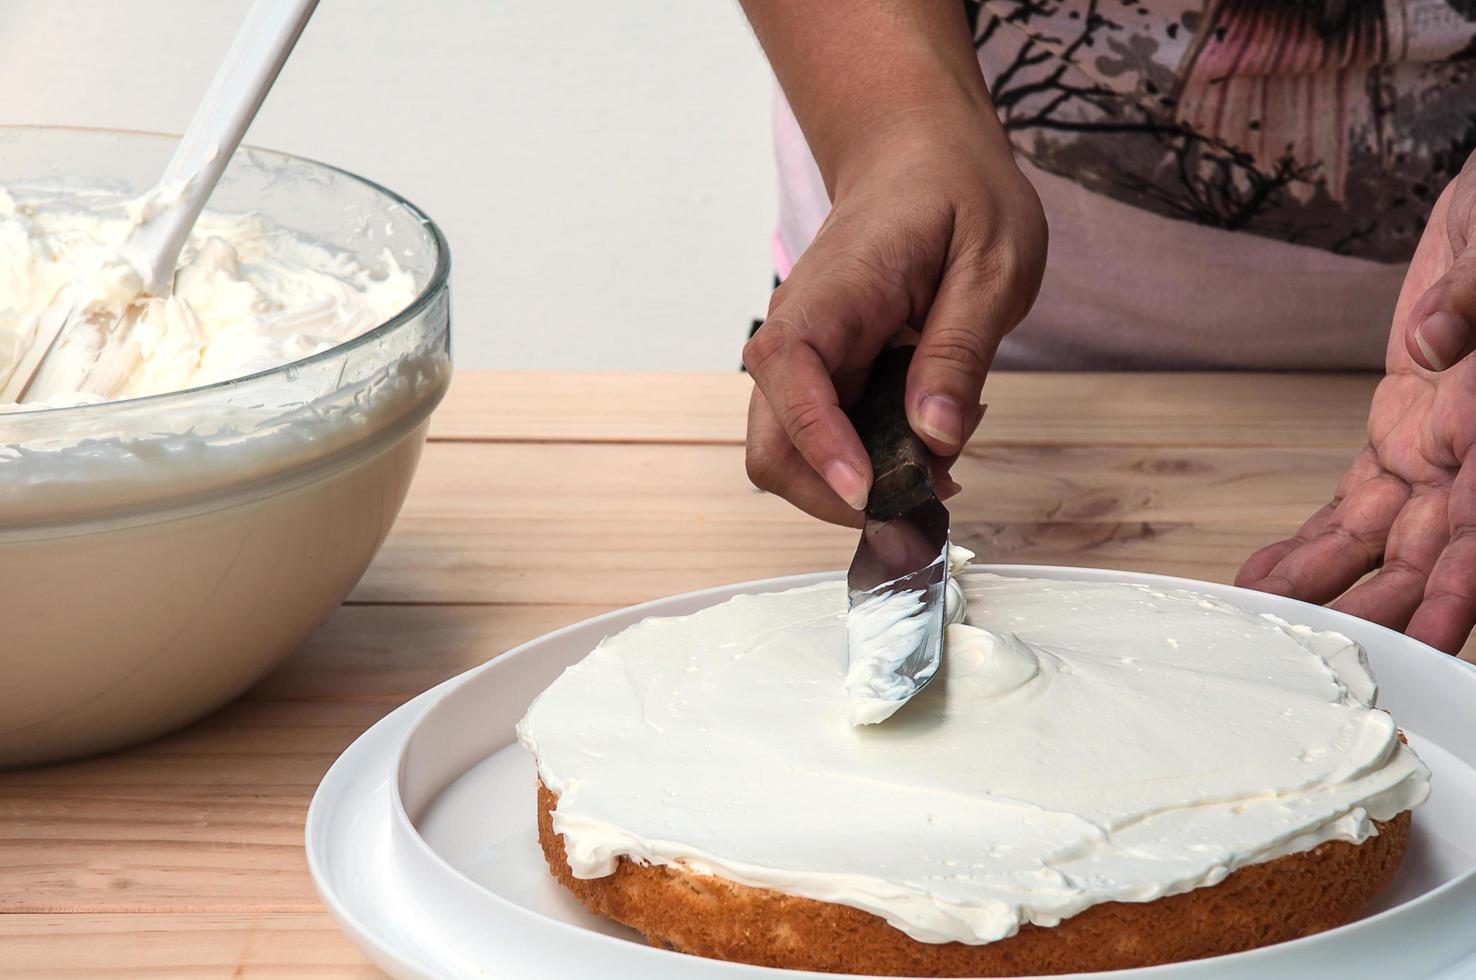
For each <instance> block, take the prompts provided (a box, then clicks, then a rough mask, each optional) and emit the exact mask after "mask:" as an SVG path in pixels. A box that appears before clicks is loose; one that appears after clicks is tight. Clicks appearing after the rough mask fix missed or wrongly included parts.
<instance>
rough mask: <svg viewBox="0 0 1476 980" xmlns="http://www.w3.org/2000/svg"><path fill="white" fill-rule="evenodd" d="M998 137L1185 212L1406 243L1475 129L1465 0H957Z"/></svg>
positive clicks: (1378, 248)
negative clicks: (1002, 132) (995, 115)
mask: <svg viewBox="0 0 1476 980" xmlns="http://www.w3.org/2000/svg"><path fill="white" fill-rule="evenodd" d="M967 8H968V11H969V20H970V26H971V28H972V30H973V33H974V42H975V46H976V47H977V48H978V49H979V57H980V62H981V64H982V65H983V66H984V72H985V77H986V78H987V79H988V81H989V89H990V92H991V93H992V95H993V96H994V103H995V106H996V108H997V109H998V111H999V114H1000V118H1001V121H1002V122H1003V123H1004V127H1005V129H1006V131H1008V132H1009V134H1010V137H1011V139H1012V140H1013V142H1014V144H1015V147H1016V150H1017V151H1018V152H1019V153H1021V155H1023V156H1024V157H1026V158H1027V159H1029V160H1030V161H1031V162H1032V163H1034V164H1035V165H1036V166H1038V167H1040V168H1041V169H1043V170H1046V171H1049V172H1051V173H1055V174H1058V175H1060V176H1063V177H1066V178H1069V179H1071V180H1074V181H1076V182H1078V183H1080V184H1082V185H1083V186H1085V187H1087V188H1089V189H1090V190H1092V191H1094V192H1097V193H1101V194H1105V195H1108V196H1110V197H1112V198H1114V199H1116V200H1119V201H1123V202H1125V203H1128V204H1132V205H1135V206H1137V207H1141V208H1145V209H1147V210H1150V211H1153V212H1155V213H1158V214H1161V215H1165V216H1168V217H1171V218H1177V219H1181V220H1184V221H1192V222H1196V223H1198V224H1204V225H1209V226H1212V227H1217V228H1225V229H1229V230H1237V231H1246V232H1250V233H1253V234H1258V235H1264V236H1267V237H1270V238H1276V239H1281V240H1283V241H1288V242H1294V243H1297V244H1302V245H1308V246H1312V247H1316V248H1321V249H1326V250H1329V251H1332V252H1335V253H1338V254H1345V255H1354V256H1359V257H1362V258H1368V259H1373V260H1376V261H1384V262H1394V261H1404V260H1407V259H1408V258H1409V256H1410V255H1411V254H1412V253H1413V251H1414V247H1415V244H1416V243H1417V241H1418V240H1419V235H1420V232H1421V230H1422V229H1423V227H1424V222H1425V219H1426V217H1427V216H1428V215H1429V212H1430V208H1431V207H1432V206H1433V205H1434V203H1435V199H1436V197H1438V196H1439V193H1440V191H1441V189H1442V188H1443V187H1444V186H1445V184H1446V183H1447V182H1448V181H1449V180H1450V179H1451V178H1452V177H1454V176H1455V175H1456V174H1457V173H1458V172H1459V171H1460V169H1461V166H1462V164H1463V163H1464V162H1465V160H1466V157H1467V156H1468V155H1469V154H1470V153H1471V151H1472V150H1473V148H1476V0H967Z"/></svg>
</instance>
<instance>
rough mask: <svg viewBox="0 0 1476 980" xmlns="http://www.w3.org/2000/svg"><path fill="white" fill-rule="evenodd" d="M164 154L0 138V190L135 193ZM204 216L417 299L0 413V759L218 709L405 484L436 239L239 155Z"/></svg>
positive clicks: (435, 312) (304, 176)
mask: <svg viewBox="0 0 1476 980" xmlns="http://www.w3.org/2000/svg"><path fill="white" fill-rule="evenodd" d="M173 146H174V138H173V137H168V136H160V135H153V134H144V133H126V132H116V131H108V130H83V129H62V128H52V127H0V184H3V185H7V186H9V185H14V184H21V185H32V186H34V185H58V184H66V183H69V182H78V181H81V182H85V183H87V184H91V185H96V184H99V183H103V184H106V185H108V186H110V187H113V188H116V189H117V190H118V191H119V192H126V193H138V192H141V191H143V190H145V189H147V188H148V187H149V186H150V185H151V184H152V182H153V181H154V180H155V179H156V176H157V175H158V174H159V173H161V172H162V171H163V167H164V162H165V161H166V160H167V159H168V157H169V154H170V152H171V151H172V149H173ZM210 208H211V209H212V210H215V211H224V212H247V211H256V212H262V213H265V214H266V215H268V216H270V217H271V218H273V219H275V220H276V221H277V222H278V223H280V224H281V225H283V226H284V227H286V228H289V229H291V230H293V231H296V232H299V233H303V234H305V235H308V236H310V237H312V238H314V239H317V240H319V241H321V242H323V243H325V244H327V245H329V246H330V247H334V248H338V249H341V250H343V251H345V252H347V253H350V254H351V255H352V256H354V257H355V258H356V259H357V260H358V261H360V262H361V263H363V264H364V265H365V266H367V267H368V268H370V269H372V270H374V271H375V272H377V273H382V272H384V271H385V268H386V263H385V256H386V255H387V254H391V255H393V257H394V259H395V261H396V262H397V263H398V264H399V266H400V267H401V268H404V269H406V270H408V271H409V272H410V273H411V274H412V275H414V277H415V281H416V283H417V284H418V285H419V291H418V293H417V295H416V298H415V299H414V301H413V302H412V303H411V304H410V305H409V306H408V307H407V308H406V309H405V310H403V311H402V312H401V313H399V314H398V315H397V316H395V317H393V318H392V319H390V320H389V321H387V322H386V323H383V324H381V325H380V326H378V327H375V328H374V329H372V330H370V331H368V332H367V333H365V334H363V335H361V336H359V337H358V338H356V339H354V340H350V341H348V342H346V343H343V344H340V345H338V346H337V347H334V348H332V349H330V350H327V351H324V352H323V353H320V354H316V355H314V356H312V357H308V358H305V359H303V360H300V361H296V362H294V363H291V364H287V365H284V366H282V367H279V368H275V369H272V370H270V371H264V372H261V373H258V374H253V375H249V376H247V377H242V378H238V379H235V380H232V381H227V382H222V383H219V384H214V385H209V386H206V387H201V388H194V389H190V390H187V391H181V392H174V393H170V394H164V395H154V396H150V397H146V398H135V399H128V400H124V401H115V402H106V403H101V404H92V405H81V406H76V407H67V408H48V409H40V410H34V411H23V412H7V413H0V636H3V641H0V766H16V765H26V764H33V763H38V762H47V761H52V760H56V759H61V758H66V757H71V756H77V755H82V754H87V753H92V752H97V751H101V750H104V749H109V748H114V747H117V746H120V745H125V744H128V743H131V742H136V741H139V740H142V739H145V738H149V737H152V736H154V735H158V734H160V733H162V732H165V731H168V730H170V729H172V728H175V727H178V726H180V725H183V724H185V723H186V722H189V721H191V720H193V719H195V718H197V717H199V716H201V715H203V714H205V713H206V712H208V711H210V710H211V709H213V708H215V707H218V706H219V705H221V704H223V703H225V702H226V701H229V700H230V699H232V698H233V697H235V696H236V695H238V694H240V693H241V692H242V691H243V690H245V689H246V688H247V687H249V686H250V685H251V684H252V683H254V682H255V681H256V680H257V679H258V678H260V677H261V676H262V675H263V674H265V673H266V672H267V671H269V670H271V668H272V667H273V666H275V665H276V664H277V663H278V662H280V661H281V660H282V659H283V658H284V657H285V656H287V655H288V654H289V653H291V652H292V651H293V650H294V649H296V648H297V647H298V646H299V645H300V644H301V643H302V641H303V640H304V639H305V638H306V637H307V635H308V634H309V633H310V632H312V630H313V629H314V628H315V627H316V626H317V625H318V624H319V623H321V622H322V621H323V620H324V619H326V618H327V617H328V616H329V614H330V613H331V612H332V611H333V610H334V609H335V608H336V607H337V606H338V604H339V603H340V602H342V600H343V598H344V597H345V596H347V595H348V593H349V591H350V590H351V589H352V588H353V587H354V585H355V584H356V583H357V582H358V580H359V577H360V576H361V575H362V574H363V572H364V569H365V568H366V567H367V566H368V564H369V561H370V559H372V558H373V557H374V554H375V552H376V551H378V549H379V546H380V544H382V543H383V541H384V538H385V535H386V534H387V533H388V532H389V529H390V526H391V524H392V523H393V521H394V519H395V516H396V514H397V513H398V511H399V508H400V505H401V503H402V502H403V501H404V498H405V493H406V491H407V490H408V489H409V485H410V479H411V477H412V475H413V474H414V471H415V467H416V464H417V462H418V461H419V457H420V450H421V446H422V445H423V443H424V441H425V434H426V429H427V426H428V423H429V417H430V413H431V411H432V409H434V408H435V406H436V405H437V404H438V403H439V401H440V400H441V397H442V396H443V395H444V393H445V390H446V386H447V384H448V382H449V380H450V375H451V361H450V286H449V278H448V277H449V271H450V252H449V250H448V248H447V245H446V240H445V238H444V237H443V236H442V234H441V232H440V230H439V229H438V228H436V226H435V224H434V223H433V222H431V220H430V219H429V218H428V217H426V216H425V215H424V214H423V213H422V212H421V211H420V210H418V209H417V208H416V207H415V206H414V205H412V204H410V203H409V202H408V201H406V200H404V199H403V198H401V197H399V196H398V195H396V194H394V193H393V192H391V191H388V190H386V189H385V188H383V187H380V186H378V185H376V184H374V183H372V182H371V181H368V180H365V179H363V178H361V177H357V176H355V175H353V174H350V173H347V172H345V171H342V170H338V169H336V168H334V167H331V166H327V165H325V164H321V163H315V162H313V161H310V160H304V159H301V158H298V157H293V156H289V155H286V154H281V153H273V152H268V151H264V150H257V149H251V148H243V149H242V150H241V151H239V152H238V153H237V154H236V157H235V159H234V160H233V161H232V163H231V165H230V167H229V168H228V169H227V170H226V173H225V176H224V178H223V179H222V181H221V183H220V185H219V187H218V188H217V189H216V191H215V193H214V195H213V196H212V198H211V200H210ZM3 302H4V299H3V297H0V304H3Z"/></svg>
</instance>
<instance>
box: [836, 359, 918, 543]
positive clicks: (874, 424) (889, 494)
mask: <svg viewBox="0 0 1476 980" xmlns="http://www.w3.org/2000/svg"><path fill="white" fill-rule="evenodd" d="M916 350H917V348H916V347H912V346H907V347H889V348H887V349H886V350H883V351H882V352H881V354H880V355H879V356H878V357H877V359H876V363H875V364H873V365H872V368H871V378H870V379H869V380H868V381H867V382H866V389H865V390H864V391H863V392H862V393H861V397H860V399H858V400H857V402H856V404H855V405H854V406H852V408H851V412H850V416H851V424H852V425H854V426H855V427H856V432H857V433H858V434H859V435H860V436H861V442H862V444H863V445H864V446H865V447H866V452H867V453H868V454H869V455H870V456H871V472H872V481H871V496H870V497H869V498H868V499H867V501H866V516H867V517H869V518H872V519H873V520H883V521H885V520H891V519H892V518H894V517H900V516H901V515H903V514H905V513H907V512H908V511H909V510H911V509H912V508H914V507H916V506H917V505H918V504H920V503H922V502H923V501H924V500H927V499H928V498H929V497H932V496H934V493H935V491H934V489H933V457H932V455H931V454H930V453H929V452H928V448H927V447H926V446H925V445H923V442H922V440H921V439H919V438H918V437H917V434H916V433H914V432H913V431H912V427H911V426H910V425H908V424H907V406H906V401H905V396H906V393H907V368H908V365H910V364H911V363H912V355H913V352H914V351H916Z"/></svg>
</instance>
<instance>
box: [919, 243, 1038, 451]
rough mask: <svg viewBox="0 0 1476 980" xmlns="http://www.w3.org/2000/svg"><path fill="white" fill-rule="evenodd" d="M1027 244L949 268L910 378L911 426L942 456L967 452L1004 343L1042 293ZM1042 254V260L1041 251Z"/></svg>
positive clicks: (959, 260)
mask: <svg viewBox="0 0 1476 980" xmlns="http://www.w3.org/2000/svg"><path fill="white" fill-rule="evenodd" d="M1032 251H1033V246H1032V245H1031V244H1030V243H1021V242H1011V247H1010V248H1001V249H994V250H993V251H991V252H989V253H987V254H986V255H984V256H983V257H977V256H973V257H971V256H968V255H964V256H962V257H959V258H957V259H956V260H955V261H953V262H951V264H950V265H949V267H948V269H947V270H946V272H945V273H944V277H943V280H942V282H941V283H940V284H939V286H938V291H937V294H936V295H935V297H934V299H933V305H932V307H931V308H930V309H929V311H928V315H927V319H926V320H925V322H924V323H923V329H922V338H921V340H919V342H918V345H917V353H916V355H914V357H913V359H912V367H911V369H910V370H909V371H908V374H907V419H908V421H909V422H910V423H911V425H912V429H913V431H914V432H916V433H917V434H918V435H919V436H920V437H921V438H922V440H923V442H924V443H926V444H927V447H928V449H929V450H931V451H932V452H933V453H935V454H937V455H940V456H951V455H953V454H956V453H957V452H958V451H959V450H960V449H962V448H963V445H964V443H965V442H966V441H967V440H968V437H969V435H970V434H971V433H972V431H973V427H974V426H976V425H978V420H979V414H980V413H979V409H978V408H977V406H978V404H979V395H980V392H981V391H982V390H983V387H984V377H985V375H987V374H988V373H989V366H990V364H991V363H993V361H994V353H995V351H996V350H997V349H998V347H999V342H1000V341H1001V340H1002V339H1003V338H1004V336H1005V334H1007V333H1008V332H1009V331H1010V330H1011V329H1012V328H1013V327H1014V326H1015V325H1016V324H1017V323H1019V322H1020V320H1021V319H1022V318H1023V317H1024V315H1025V313H1026V311H1028V310H1029V308H1030V305H1031V304H1032V303H1033V302H1034V301H1035V293H1036V290H1037V289H1038V288H1039V286H1040V269H1041V261H1040V258H1039V257H1038V256H1033V255H1032ZM1040 254H1041V256H1043V254H1044V245H1043V244H1042V245H1041V248H1040Z"/></svg>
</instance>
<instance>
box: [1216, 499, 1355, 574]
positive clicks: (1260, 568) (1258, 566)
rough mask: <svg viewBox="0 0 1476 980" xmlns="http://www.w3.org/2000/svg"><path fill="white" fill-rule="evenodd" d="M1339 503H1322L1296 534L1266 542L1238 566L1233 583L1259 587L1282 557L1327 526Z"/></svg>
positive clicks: (1335, 501)
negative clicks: (1319, 508)
mask: <svg viewBox="0 0 1476 980" xmlns="http://www.w3.org/2000/svg"><path fill="white" fill-rule="evenodd" d="M1339 503H1340V501H1337V500H1334V501H1333V502H1332V503H1330V504H1325V505H1323V507H1322V509H1321V510H1319V511H1318V512H1317V513H1315V514H1313V515H1312V516H1311V517H1309V518H1307V520H1306V522H1305V523H1303V524H1302V526H1301V527H1300V528H1298V529H1297V533H1296V534H1294V535H1292V536H1291V537H1289V538H1286V539H1285V540H1282V541H1277V542H1276V543H1275V544H1268V545H1266V547H1264V548H1262V549H1260V550H1259V551H1257V552H1256V553H1255V554H1253V555H1251V556H1250V557H1249V558H1247V559H1246V560H1245V564H1244V565H1241V566H1240V571H1238V572H1236V573H1235V584H1236V585H1238V586H1239V587H1240V588H1242V589H1257V588H1260V585H1259V583H1260V581H1261V580H1262V579H1264V578H1265V577H1266V576H1267V575H1270V574H1271V570H1272V569H1273V568H1275V567H1276V566H1277V565H1278V564H1280V563H1281V560H1282V559H1283V558H1285V557H1286V556H1287V555H1289V554H1290V553H1291V552H1292V551H1293V550H1295V549H1296V548H1300V547H1301V546H1302V545H1304V544H1306V543H1307V542H1308V541H1310V540H1311V539H1312V538H1313V537H1315V536H1316V535H1317V534H1318V533H1319V532H1321V531H1322V529H1323V528H1324V527H1326V526H1327V522H1328V521H1330V520H1332V515H1333V512H1334V511H1336V510H1337V508H1338V504H1339ZM1262 591H1265V590H1262Z"/></svg>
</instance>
